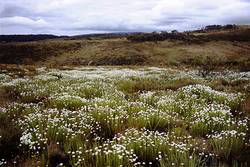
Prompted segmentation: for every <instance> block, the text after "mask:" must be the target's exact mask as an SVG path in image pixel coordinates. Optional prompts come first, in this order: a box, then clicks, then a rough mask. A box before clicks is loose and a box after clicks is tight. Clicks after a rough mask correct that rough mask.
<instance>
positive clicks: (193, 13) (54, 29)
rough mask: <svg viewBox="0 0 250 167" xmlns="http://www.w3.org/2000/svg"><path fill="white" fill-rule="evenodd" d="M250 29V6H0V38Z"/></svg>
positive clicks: (37, 0) (122, 0) (125, 0)
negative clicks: (242, 26)
mask: <svg viewBox="0 0 250 167" xmlns="http://www.w3.org/2000/svg"><path fill="white" fill-rule="evenodd" d="M208 24H250V0H204V1H203V0H0V34H57V35H76V34H86V33H103V32H134V31H136V32H138V31H145V32H151V31H162V30H173V29H177V30H179V31H182V30H188V29H194V28H200V27H202V26H205V25H208Z"/></svg>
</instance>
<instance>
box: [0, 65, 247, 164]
mask: <svg viewBox="0 0 250 167" xmlns="http://www.w3.org/2000/svg"><path fill="white" fill-rule="evenodd" d="M0 88H1V89H2V90H4V91H5V92H6V93H7V94H8V95H9V96H10V97H11V98H12V101H13V102H11V103H8V104H6V105H4V106H2V107H1V108H0V124H1V125H0V128H1V129H0V166H41V167H42V166H51V167H57V166H69V167H122V166H123V167H134V166H135V167H144V166H145V167H168V166H175V167H180V166H186V167H198V166H199V167H200V166H221V167H224V166H225V167H226V166H235V167H236V166H242V167H244V166H246V167H247V166H249V165H250V162H249V158H250V130H249V126H250V120H249V119H250V111H249V107H248V108H247V107H246V106H249V100H248V103H247V99H249V90H250V72H232V71H224V72H214V73H213V74H211V75H208V76H206V77H204V76H202V75H200V73H199V72H198V71H195V70H177V69H176V70H175V69H164V68H156V67H147V68H146V67H145V68H119V67H116V68H115V67H112V68H111V67H84V68H74V69H62V70H59V69H46V68H39V69H36V74H35V75H24V76H20V75H18V74H16V73H12V72H8V71H2V72H1V73H0Z"/></svg>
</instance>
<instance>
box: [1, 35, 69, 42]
mask: <svg viewBox="0 0 250 167" xmlns="http://www.w3.org/2000/svg"><path fill="white" fill-rule="evenodd" d="M65 37H67V36H56V35H51V34H31V35H0V41H1V42H32V41H40V40H46V39H57V38H65Z"/></svg>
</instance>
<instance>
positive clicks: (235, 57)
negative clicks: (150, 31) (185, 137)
mask: <svg viewBox="0 0 250 167" xmlns="http://www.w3.org/2000/svg"><path fill="white" fill-rule="evenodd" d="M204 57H212V58H214V57H216V58H217V59H216V60H218V64H219V66H220V67H226V68H237V69H240V70H241V71H248V70H250V69H249V68H250V66H249V64H250V42H249V41H248V42H243V41H241V42H239V41H230V40H228V41H227V40H224V41H223V40H220V41H218V40H213V41H210V42H201V43H192V42H188V41H177V40H171V41H169V40H166V41H161V42H157V43H155V42H130V41H128V40H127V39H126V38H116V39H92V40H87V39H82V40H80V39H77V40H63V39H61V40H59V39H58V40H45V41H40V42H25V43H5V44H4V43H2V44H0V64H1V63H8V64H30V65H31V64H34V65H36V66H37V65H38V66H40V65H43V66H44V65H45V66H49V67H60V66H65V65H66V66H79V65H93V66H95V65H148V66H188V67H197V66H199V65H200V64H199V62H200V60H202V59H203V58H204Z"/></svg>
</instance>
